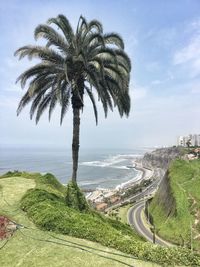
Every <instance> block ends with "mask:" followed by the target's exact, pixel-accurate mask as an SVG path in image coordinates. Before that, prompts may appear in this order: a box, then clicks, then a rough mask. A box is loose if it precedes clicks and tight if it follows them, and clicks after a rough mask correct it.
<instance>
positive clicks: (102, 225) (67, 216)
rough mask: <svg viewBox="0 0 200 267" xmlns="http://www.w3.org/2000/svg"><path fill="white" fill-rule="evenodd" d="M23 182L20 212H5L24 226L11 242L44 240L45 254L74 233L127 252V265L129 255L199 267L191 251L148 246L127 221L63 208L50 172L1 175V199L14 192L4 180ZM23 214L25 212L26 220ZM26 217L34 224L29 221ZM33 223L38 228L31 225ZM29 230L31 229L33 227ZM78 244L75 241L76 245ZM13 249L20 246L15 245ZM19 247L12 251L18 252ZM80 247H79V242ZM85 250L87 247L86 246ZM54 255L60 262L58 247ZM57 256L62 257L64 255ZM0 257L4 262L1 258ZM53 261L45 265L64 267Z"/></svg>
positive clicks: (62, 189)
mask: <svg viewBox="0 0 200 267" xmlns="http://www.w3.org/2000/svg"><path fill="white" fill-rule="evenodd" d="M6 177H7V178H6ZM22 181H23V182H25V181H26V182H25V184H26V186H25V189H26V190H25V189H24V190H23V192H24V193H25V192H26V193H25V194H21V196H22V195H23V197H22V198H21V200H20V199H18V205H19V204H20V208H21V209H22V210H23V211H24V212H25V213H24V212H22V211H21V209H19V207H18V206H17V207H15V206H14V207H13V208H14V210H13V212H14V211H15V210H16V208H17V214H15V213H12V212H11V213H10V214H9V213H7V215H9V217H11V218H12V219H14V220H15V221H17V222H18V223H20V224H24V225H26V226H28V228H25V229H21V230H19V231H18V232H17V233H16V235H15V236H14V239H13V240H15V238H17V237H18V238H19V237H21V238H22V237H24V238H26V239H27V242H28V240H30V239H31V240H32V243H33V241H34V242H35V241H36V242H41V243H44V242H46V243H48V246H47V247H46V248H45V249H46V252H47V250H49V249H50V250H52V246H51V245H53V244H54V245H55V244H57V243H56V242H59V243H62V244H59V245H58V246H60V247H61V246H67V245H69V242H70V238H71V237H69V236H73V237H78V238H84V239H86V240H90V241H95V242H98V243H100V244H101V245H104V246H106V247H110V248H115V249H118V250H120V251H121V252H123V253H127V254H129V255H132V256H128V255H127V254H123V255H125V257H127V258H124V259H125V260H126V261H125V260H124V259H123V264H126V262H127V261H128V262H129V263H130V262H131V264H133V262H134V260H133V258H134V257H135V258H137V259H143V260H147V261H151V262H157V263H159V264H162V265H163V264H165V265H166V266H171V265H173V266H174V265H181V266H183V265H187V266H191V264H192V265H193V266H200V257H199V256H198V255H196V254H193V253H190V252H189V251H188V250H186V249H179V248H164V247H160V246H154V245H151V244H149V243H147V242H144V241H143V240H142V239H140V238H139V237H138V236H137V235H136V234H135V233H134V232H133V231H132V229H131V228H130V227H129V226H128V225H125V224H123V223H120V222H118V221H115V220H111V219H109V218H106V217H104V216H103V215H101V214H99V213H97V212H95V211H93V210H91V209H90V208H88V209H85V210H84V211H82V212H80V211H79V210H78V209H74V208H71V207H68V206H66V202H65V201H66V197H65V194H66V188H65V187H64V186H62V185H61V184H60V183H59V182H58V181H57V180H56V179H55V177H54V176H53V175H50V174H46V175H40V174H27V173H9V174H7V175H6V176H3V177H2V179H0V185H1V186H2V189H1V191H2V190H4V188H5V187H6V190H7V191H6V190H5V191H2V192H3V197H5V196H6V202H7V200H8V199H10V198H11V199H14V198H15V195H16V193H15V191H16V190H13V191H11V190H10V191H9V190H8V188H9V186H7V183H8V184H9V183H14V185H15V187H16V188H18V186H20V188H24V186H23V182H22ZM28 187H29V189H28ZM12 189H13V188H12ZM27 189H28V190H27ZM3 199H4V198H3ZM19 201H20V203H19ZM13 203H15V202H13ZM3 212H6V209H4V208H3V209H2V211H1V213H3ZM18 212H19V214H18ZM13 214H15V215H13ZM26 215H27V216H28V218H27V216H26ZM30 220H31V221H32V222H33V223H34V224H33V223H31V221H30ZM30 225H31V227H30ZM35 225H36V226H37V227H38V228H36V227H35ZM32 228H33V229H36V230H32ZM44 230H48V231H44ZM63 234H64V235H63ZM66 234H67V236H66ZM22 240H23V239H22ZM18 241H19V240H18ZM66 242H68V243H66ZM82 242H88V241H82ZM9 243H10V242H9ZM9 243H8V245H9ZM76 243H77V242H76ZM10 244H11V245H12V244H13V243H12V242H11V243H10ZM15 244H16V243H15ZM63 244H64V245H63ZM86 244H87V243H86ZM8 245H7V246H6V247H5V248H6V249H8V247H9V246H8ZM46 245H47V244H46ZM54 245H53V247H54ZM40 246H41V245H40ZM71 246H72V244H71ZM76 246H77V244H76ZM80 246H81V244H79V249H80ZM95 246H96V245H95ZM98 246H100V245H98ZM18 247H20V243H19V245H18ZM18 247H17V248H16V249H17V251H18V253H19V250H18V249H19V248H18ZM82 248H84V247H83V245H82ZM34 249H35V250H36V251H37V253H38V250H37V249H36V248H32V250H34ZM45 249H43V252H45V251H44V250H45ZM65 249H66V248H65ZM84 249H85V250H86V247H85V248H84ZM3 250H4V248H3ZM32 250H31V252H30V251H29V250H28V251H27V250H26V253H27V254H29V253H32V252H33V251H32ZM13 251H15V249H12V251H8V250H7V251H6V253H7V255H11V254H12V253H15V252H13ZM62 251H63V250H62ZM95 252H97V251H95ZM121 252H120V253H121ZM10 253H11V254H10ZM79 253H80V252H79ZM93 253H94V251H93ZM4 254H5V251H4ZM55 254H56V257H57V261H59V259H58V258H59V255H60V254H62V253H61V252H59V248H57V249H56V251H55V250H54V253H52V254H50V258H51V260H54V255H55ZM118 254H119V252H118ZM121 254H122V253H121ZM84 255H85V254H84ZM85 256H86V255H85ZM115 256H116V255H115ZM16 257H19V254H17V256H16ZM108 257H111V256H110V255H109V256H107V258H108ZM116 257H117V256H116ZM118 257H121V258H122V257H123V256H122V255H121V256H118ZM128 257H129V258H128ZM44 258H46V259H47V258H48V257H47V255H45V256H44ZM61 258H62V259H63V257H61ZM68 258H69V257H68ZM79 258H81V259H79V263H80V262H81V260H82V261H84V265H83V266H94V265H95V266H96V264H94V262H93V265H91V262H90V260H89V258H88V259H86V258H87V257H85V258H84V257H83V258H82V254H81V255H80V254H79ZM9 259H10V257H9V258H8V259H7V262H8V261H9ZM26 260H27V259H26ZM48 260H49V259H48ZM4 261H6V260H5V259H4ZM42 261H43V259H42V260H41V262H42ZM99 262H101V261H99ZM29 263H30V261H29ZM38 263H39V261H38ZM45 264H46V263H45ZM52 264H53V263H52ZM52 264H50V266H63V262H62V265H58V264H56V265H52ZM59 264H60V263H59ZM115 264H116V263H115ZM120 264H122V263H120ZM145 264H146V263H144V262H143V265H142V266H151V265H148V263H147V265H145ZM4 266H13V265H9V264H7V265H6V264H4ZM14 266H15V265H14ZM18 266H26V265H23V264H22V265H20V264H19V265H18ZM37 266H45V265H44V262H43V265H41V264H38V265H37ZM46 266H47V264H46ZM68 266H79V265H78V264H77V265H73V264H71V263H70V264H69V265H68ZM97 266H115V265H111V264H110V263H109V264H105V265H103V264H102V265H101V264H99V265H97ZM116 266H118V265H116ZM119 266H120V265H119ZM129 266H130V264H129ZM131 266H132V265H131ZM138 266H139V265H138Z"/></svg>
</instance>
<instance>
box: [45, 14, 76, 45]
mask: <svg viewBox="0 0 200 267" xmlns="http://www.w3.org/2000/svg"><path fill="white" fill-rule="evenodd" d="M47 23H48V24H51V23H53V24H55V25H57V26H58V27H59V28H60V29H61V31H62V33H63V34H64V36H65V38H66V40H67V41H68V44H69V45H70V46H71V45H72V46H73V47H74V31H73V29H72V26H71V24H70V22H69V20H68V19H67V18H66V17H65V16H64V15H58V16H57V17H56V18H50V19H49V20H48V21H47Z"/></svg>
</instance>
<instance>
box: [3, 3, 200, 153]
mask: <svg viewBox="0 0 200 267" xmlns="http://www.w3.org/2000/svg"><path fill="white" fill-rule="evenodd" d="M199 10H200V1H199V0H176V1H174V0H168V1H165V0H151V1H148V0H143V1H139V0H110V1H105V0H101V1H100V0H98V1H97V0H93V1H89V0H87V1H76V0H73V1H70V0H65V1H61V0H57V1H51V0H48V1H46V0H40V1H38V0H35V1H23V0H20V1H15V0H13V1H5V0H3V1H1V4H0V31H1V36H2V37H1V42H0V58H1V64H0V125H1V134H0V140H1V141H0V144H1V145H3V144H9V145H14V144H17V145H28V144H31V145H34V146H37V145H38V146H40V145H44V146H48V145H53V146H64V147H70V146H71V135H72V115H71V111H69V113H68V114H67V116H66V117H65V121H64V123H63V125H62V126H61V127H60V125H59V109H58V110H56V112H55V114H54V116H53V118H52V121H51V122H50V123H49V122H48V119H47V116H45V114H44V115H43V118H42V119H41V121H40V122H39V124H38V125H37V126H36V125H35V123H34V121H30V120H29V116H28V115H29V113H28V108H27V109H25V110H24V111H23V112H22V114H21V116H19V117H17V116H16V108H17V105H18V102H19V100H20V97H21V96H22V94H23V91H22V90H21V88H20V86H19V85H18V84H17V85H16V84H15V80H16V78H17V77H18V75H19V74H20V73H21V72H22V71H23V70H25V69H26V68H28V67H30V66H31V64H32V63H31V62H28V61H26V60H22V61H18V60H17V58H15V57H14V56H13V54H14V51H15V50H16V49H17V48H19V47H20V46H23V45H26V44H34V43H35V41H34V38H33V32H34V29H35V27H36V26H37V25H38V24H40V23H45V22H46V21H47V19H48V18H50V17H55V16H57V15H58V14H64V15H66V16H67V17H68V19H69V20H70V22H71V24H72V25H73V27H76V24H77V21H78V18H79V16H80V15H81V14H82V15H83V16H85V17H86V18H87V20H91V19H94V18H96V19H98V20H100V21H101V22H102V23H103V26H104V31H105V32H110V31H114V32H118V33H119V34H120V35H121V36H122V37H123V39H124V41H125V50H126V52H127V53H128V54H129V56H130V58H131V61H132V66H133V68H132V73H131V84H130V94H131V99H132V109H131V113H130V116H129V118H128V119H126V118H123V119H121V118H120V117H119V115H118V113H117V110H116V111H115V112H113V113H112V112H110V113H109V114H108V118H107V119H105V118H104V115H103V113H102V111H101V108H100V106H99V117H100V119H99V125H98V126H96V125H95V120H94V118H93V111H92V107H91V105H90V103H89V101H87V100H86V101H85V109H84V112H83V114H82V116H81V122H82V123H81V146H82V147H91V148H92V147H93V148H94V147H97V148H99V147H104V148H105V147H108V148H134V147H135V146H162V145H173V144H175V143H176V138H177V136H178V135H186V134H189V133H200V123H199V117H200V105H199V100H200V11H199Z"/></svg>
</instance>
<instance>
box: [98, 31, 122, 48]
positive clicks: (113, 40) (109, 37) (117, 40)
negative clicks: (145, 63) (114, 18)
mask: <svg viewBox="0 0 200 267" xmlns="http://www.w3.org/2000/svg"><path fill="white" fill-rule="evenodd" d="M103 37H104V40H105V43H106V44H114V45H116V46H118V47H119V48H121V49H124V41H123V39H122V38H121V36H120V35H119V34H117V33H114V32H112V33H108V34H104V36H103Z"/></svg>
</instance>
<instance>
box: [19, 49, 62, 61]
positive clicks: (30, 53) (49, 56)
mask: <svg viewBox="0 0 200 267" xmlns="http://www.w3.org/2000/svg"><path fill="white" fill-rule="evenodd" d="M14 55H15V56H19V60H20V59H22V58H24V57H26V56H27V57H28V59H29V60H31V59H32V58H40V59H42V60H44V61H47V62H53V63H60V64H63V62H64V59H63V57H62V56H61V55H59V54H58V53H57V52H56V51H55V50H53V49H51V48H48V47H43V46H32V45H27V46H23V47H21V48H19V49H18V50H17V51H16V52H15V54H14Z"/></svg>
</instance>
